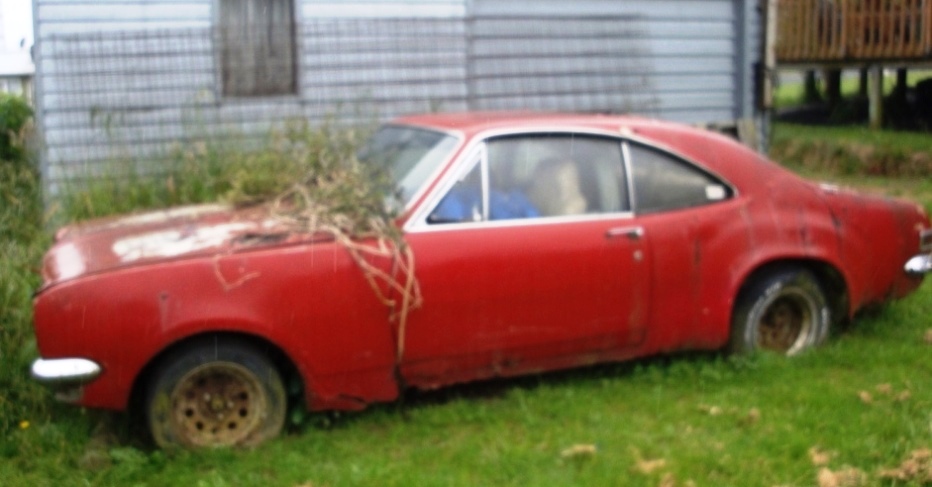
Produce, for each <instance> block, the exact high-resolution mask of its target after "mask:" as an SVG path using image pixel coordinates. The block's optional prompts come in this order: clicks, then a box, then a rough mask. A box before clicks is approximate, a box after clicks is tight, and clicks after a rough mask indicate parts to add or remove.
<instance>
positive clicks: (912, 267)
mask: <svg viewBox="0 0 932 487" xmlns="http://www.w3.org/2000/svg"><path fill="white" fill-rule="evenodd" d="M903 270H905V271H906V273H907V274H909V275H911V276H922V275H925V274H928V273H930V272H932V254H923V255H917V256H915V257H913V258H912V259H909V260H908V261H907V262H906V265H905V266H903Z"/></svg>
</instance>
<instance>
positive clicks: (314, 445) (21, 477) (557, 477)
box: [0, 126, 932, 487]
mask: <svg viewBox="0 0 932 487" xmlns="http://www.w3.org/2000/svg"><path fill="white" fill-rule="evenodd" d="M783 130H785V127H783V126H779V127H778V131H781V132H782V131H783ZM790 130H794V129H792V128H790ZM807 130H809V131H811V132H816V131H817V130H822V129H807ZM824 133H825V134H827V135H826V137H831V138H843V137H842V135H839V134H837V133H835V132H830V131H829V132H824ZM804 135H806V134H799V133H798V132H797V136H798V137H803V136H804ZM777 136H778V137H780V136H783V135H782V134H780V133H778V134H777ZM813 137H818V135H813ZM890 137H894V138H895V137H896V136H890ZM890 140H893V139H890ZM890 140H887V139H885V140H881V141H878V142H877V143H878V144H884V143H896V142H891V141H890ZM3 164H6V163H0V167H4V166H3ZM10 166H11V167H12V166H14V164H10ZM15 166H16V167H17V168H18V169H17V170H16V171H9V172H7V171H5V170H4V172H2V173H0V175H2V179H0V198H5V199H3V200H2V201H3V205H0V222H3V227H2V229H3V230H2V231H0V249H2V251H3V258H2V259H0V266H4V267H2V268H0V279H3V281H0V305H2V308H0V320H2V321H0V324H2V328H0V330H2V335H0V427H2V428H3V429H2V431H0V433H2V434H0V485H10V486H18V485H23V486H27V485H28V486H43V485H49V486H52V485H54V486H59V485H119V486H123V485H152V486H162V485H192V486H248V485H256V486H277V485H280V486H297V485H313V486H317V487H320V486H343V485H364V486H365V485H373V486H393V485H397V486H411V485H418V486H430V485H438V486H439V485H443V486H448V485H519V486H533V485H542V486H550V485H580V486H583V485H585V486H593V485H622V486H627V485H630V486H651V487H653V486H657V485H671V486H672V485H675V486H686V485H696V486H724V485H727V486H776V485H785V486H812V485H817V475H818V472H819V469H820V468H828V469H830V470H832V471H838V470H840V469H841V468H843V467H845V466H851V467H854V468H858V469H860V470H862V471H863V472H865V475H866V476H867V478H868V483H867V484H866V485H889V486H909V485H912V486H920V485H928V483H926V484H921V483H919V481H913V482H912V483H910V482H893V481H889V480H881V479H879V477H878V473H879V472H880V471H881V470H882V469H885V468H893V467H896V466H897V465H899V464H900V463H901V462H902V461H904V460H905V459H906V458H907V457H908V456H909V454H910V452H912V451H914V450H917V449H920V448H930V447H932V387H930V384H932V360H930V357H932V344H930V343H928V339H927V338H925V336H926V334H928V333H930V330H932V320H930V317H932V280H930V281H929V282H926V283H925V285H924V286H923V287H922V288H921V289H920V291H919V292H917V293H915V294H913V295H911V296H910V297H908V298H906V299H904V300H902V301H898V302H894V303H891V304H889V305H887V306H885V307H883V308H880V309H878V310H874V311H872V312H871V313H868V314H864V315H862V316H860V317H859V318H858V319H857V320H856V321H855V323H853V325H852V326H851V327H850V328H849V329H848V330H845V331H844V332H840V333H837V334H836V336H834V337H833V339H832V340H831V341H830V342H829V343H828V344H827V345H826V346H824V347H822V348H821V349H819V350H816V351H813V352H811V353H807V354H804V355H803V356H800V357H795V358H793V359H782V358H777V357H771V356H757V357H753V358H738V359H727V358H724V357H721V356H718V355H715V354H696V355H682V356H676V357H665V358H656V359H651V360H644V361H638V362H635V363H629V364H620V365H608V366H600V367H593V368H587V369H580V370H573V371H568V372H561V373H555V374H547V375H543V376H534V377H528V378H522V379H518V380H507V381H506V380H503V381H492V382H484V383H479V384H471V385H467V386H461V387H455V388H451V389H446V390H443V391H438V392H432V393H416V394H409V395H408V397H407V398H406V400H405V401H404V403H402V404H391V405H381V406H376V407H373V408H370V409H369V410H367V411H364V412H359V413H345V414H341V415H328V414H320V415H312V416H310V417H309V418H308V419H307V420H305V421H303V422H301V423H300V424H298V425H295V426H292V428H291V431H290V432H289V433H288V434H287V435H285V436H284V437H283V438H281V439H278V440H276V441H272V442H270V443H268V444H266V445H263V446H261V447H259V448H257V449H255V450H249V451H237V450H208V451H197V452H187V451H181V452H162V451H157V450H154V449H153V448H152V447H151V446H149V445H148V444H146V443H145V441H144V440H142V439H141V438H143V434H142V433H141V432H140V430H139V426H138V424H137V423H133V422H132V421H131V418H128V417H126V416H122V415H119V416H115V417H111V416H110V415H106V414H101V413H98V412H93V411H86V410H82V409H79V408H73V407H68V406H62V405H58V404H56V403H55V402H54V401H53V400H52V399H51V397H50V395H49V394H47V393H45V392H44V391H43V390H41V389H40V388H38V387H37V386H35V385H34V384H32V381H30V380H29V379H28V377H27V370H26V368H27V367H28V363H29V361H30V360H31V359H32V358H33V357H34V356H35V346H34V342H33V339H32V338H31V329H30V325H29V321H30V319H31V318H30V313H31V310H30V294H31V291H32V289H33V288H34V286H35V285H36V284H37V282H38V279H37V277H36V275H35V274H34V269H35V268H36V266H37V265H38V259H39V257H40V256H41V253H42V252H43V251H44V249H45V248H46V247H47V245H48V243H49V239H48V236H47V235H46V234H45V233H44V232H43V224H42V219H43V215H42V213H41V212H40V211H39V206H38V195H37V194H36V189H37V186H36V184H35V173H34V171H32V170H31V169H29V166H28V165H24V164H15ZM217 167H219V166H217ZM800 169H801V170H804V171H807V174H808V175H811V176H814V177H817V178H819V179H839V178H840V180H841V182H843V183H847V184H856V185H858V186H865V185H866V186H868V187H871V188H876V189H878V190H884V191H887V192H892V193H896V192H898V191H904V192H906V193H907V194H909V195H911V196H913V197H915V198H917V199H918V200H921V201H922V202H923V203H925V204H926V205H927V206H930V207H932V187H930V184H932V183H930V182H929V178H924V179H922V178H912V179H889V178H880V177H874V176H863V174H856V175H855V174H852V175H848V176H845V175H844V174H841V175H839V173H838V172H837V171H834V170H832V169H831V165H823V166H802V167H800ZM196 170H198V171H200V170H202V169H196ZM216 170H217V171H219V172H217V173H216V174H215V175H214V176H213V177H214V178H215V179H216V180H218V181H229V180H230V179H229V178H231V177H232V176H231V175H230V174H228V173H224V172H223V168H222V167H219V168H218V169H216ZM182 176H183V174H177V175H175V182H174V183H172V184H168V183H166V181H168V179H165V178H162V179H158V180H155V182H152V183H147V184H152V185H154V186H152V187H149V188H148V189H145V190H143V189H136V190H131V191H130V190H127V191H129V192H127V193H125V194H124V196H121V198H122V199H123V200H124V203H126V201H125V200H126V199H129V201H130V203H132V201H133V198H138V200H139V201H137V203H138V204H142V205H158V204H165V203H173V202H175V201H181V202H193V201H197V200H201V199H212V198H219V197H222V196H224V195H226V194H227V192H228V191H229V190H230V188H231V186H229V185H228V183H223V184H218V185H215V186H210V185H206V186H205V189H203V191H201V190H198V191H194V190H193V189H191V190H189V189H182V188H179V185H178V184H179V183H178V181H181V177H182ZM185 179H186V180H189V179H191V178H185ZM201 180H202V181H206V180H207V179H206V178H202V179H201ZM160 188H161V189H160ZM172 188H173V189H172ZM178 194H187V195H189V196H185V197H183V198H182V197H177V196H172V195H178ZM10 195H13V196H10ZM139 195H142V196H139ZM146 195H150V196H146ZM151 195H161V196H158V197H157V198H154V197H151ZM109 197H110V196H108V195H107V191H104V190H100V192H99V193H91V194H89V195H85V196H74V198H75V199H74V200H72V201H77V202H79V203H70V204H71V205H73V206H72V207H70V208H62V209H60V210H59V211H63V212H65V214H67V215H69V217H72V216H76V215H77V216H80V215H85V214H100V213H106V212H108V211H110V210H112V209H113V208H112V206H111V205H115V204H116V203H110V202H108V201H109V200H108V199H107V198H109ZM81 202H83V203H81ZM81 204H83V205H84V206H80V205H81ZM129 206H133V205H132V204H130V205H129ZM907 392H908V394H907ZM867 395H869V396H870V400H865V399H867ZM862 396H864V397H863V398H862ZM26 422H28V424H27V423H26ZM101 425H104V426H107V427H104V428H101ZM574 447H577V448H576V450H573V448H574ZM593 448H594V450H593ZM813 448H814V449H816V451H818V452H826V453H828V455H829V460H828V463H827V464H826V465H824V467H823V466H817V465H815V464H814V463H813V460H812V458H811V457H810V449H813ZM573 451H577V452H579V453H575V454H574V453H573ZM661 460H662V462H661Z"/></svg>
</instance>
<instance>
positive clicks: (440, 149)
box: [357, 125, 457, 205]
mask: <svg viewBox="0 0 932 487" xmlns="http://www.w3.org/2000/svg"><path fill="white" fill-rule="evenodd" d="M456 142H457V139H456V137H452V136H450V135H447V134H444V133H441V132H434V131H432V130H425V129H420V128H414V127H405V126H401V125H386V126H384V127H382V128H380V129H379V131H378V132H376V133H375V135H373V136H372V138H371V139H369V141H368V142H366V144H365V145H364V146H363V148H362V149H361V150H360V151H359V153H358V154H357V157H358V158H359V160H360V161H362V162H363V163H366V164H377V165H379V166H381V167H383V168H386V169H387V170H388V172H389V174H390V175H391V178H392V182H393V183H394V185H395V187H396V188H397V190H398V191H399V196H400V199H401V203H402V205H407V204H408V202H410V200H411V197H413V196H414V194H415V193H417V191H418V189H420V188H421V186H423V185H424V183H425V182H426V181H427V178H428V177H430V175H431V174H433V173H434V172H435V171H436V170H437V168H438V167H439V166H440V164H442V163H443V161H445V160H446V159H447V157H448V156H449V155H450V152H451V151H452V150H453V149H454V147H455V146H456Z"/></svg>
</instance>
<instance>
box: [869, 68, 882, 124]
mask: <svg viewBox="0 0 932 487" xmlns="http://www.w3.org/2000/svg"><path fill="white" fill-rule="evenodd" d="M868 69H869V71H868V78H869V82H868V93H867V97H868V113H869V115H870V128H871V129H872V130H879V129H880V128H881V127H882V126H883V66H881V65H879V64H874V65H872V66H871V67H870V68H868Z"/></svg>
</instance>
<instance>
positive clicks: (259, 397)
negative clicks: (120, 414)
mask: <svg viewBox="0 0 932 487" xmlns="http://www.w3.org/2000/svg"><path fill="white" fill-rule="evenodd" d="M150 384H151V385H150V388H149V393H148V395H147V399H146V412H147V416H148V422H149V428H150V430H151V432H152V437H153V439H154V440H155V442H156V444H158V445H159V446H161V447H163V448H164V447H171V446H183V447H205V446H254V445H257V444H259V443H261V442H263V441H265V440H267V439H269V438H273V437H275V436H277V435H278V434H279V433H280V432H281V430H282V427H283V425H284V422H285V414H286V409H287V401H286V396H285V389H284V386H283V385H282V379H281V375H280V374H279V372H278V370H277V369H276V368H275V366H274V364H272V362H271V361H269V359H268V358H267V357H266V356H265V355H264V354H262V353H261V352H259V351H258V350H257V349H256V347H254V346H252V345H251V344H250V343H248V342H246V341H243V340H237V339H230V338H225V337H215V338H211V339H207V340H200V341H198V342H194V343H191V344H189V345H187V346H184V347H183V348H181V349H178V350H176V351H174V352H172V353H170V354H168V355H167V356H166V357H165V358H164V359H163V360H162V361H161V362H160V364H159V367H158V369H157V370H156V372H155V375H154V378H153V380H152V382H151V383H150Z"/></svg>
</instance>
